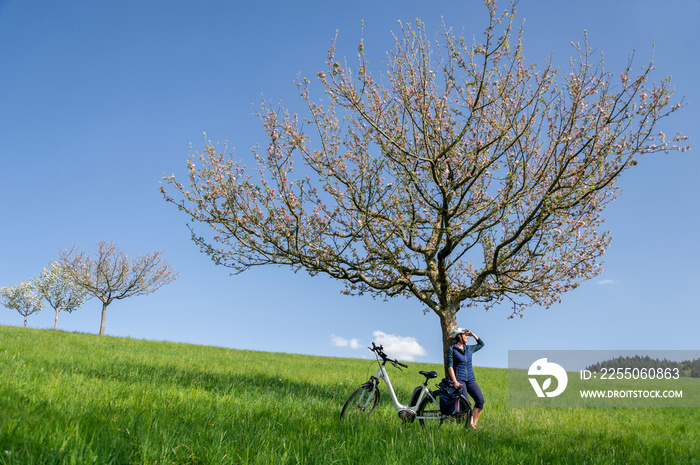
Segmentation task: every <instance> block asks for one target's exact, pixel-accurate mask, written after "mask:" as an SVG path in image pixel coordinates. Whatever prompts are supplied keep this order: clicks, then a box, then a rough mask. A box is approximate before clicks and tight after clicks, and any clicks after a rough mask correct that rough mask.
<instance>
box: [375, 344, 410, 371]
mask: <svg viewBox="0 0 700 465" xmlns="http://www.w3.org/2000/svg"><path fill="white" fill-rule="evenodd" d="M367 348H368V349H369V350H371V351H372V352H374V353H375V354H377V355H378V356H379V357H381V358H382V360H383V361H384V363H386V362H389V363H391V364H392V365H394V366H395V367H396V368H398V366H397V365H400V366H402V367H404V368H408V365H404V364H403V363H401V362H399V361H398V360H396V359H391V358H389V357H387V355H386V354H385V353H384V346H381V345H379V346H377V345H375V344H374V342H373V343H372V347H367Z"/></svg>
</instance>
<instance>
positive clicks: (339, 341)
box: [331, 334, 362, 349]
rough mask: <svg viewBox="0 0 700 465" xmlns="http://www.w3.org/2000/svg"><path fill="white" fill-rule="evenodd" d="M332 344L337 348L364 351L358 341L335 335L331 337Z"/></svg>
mask: <svg viewBox="0 0 700 465" xmlns="http://www.w3.org/2000/svg"><path fill="white" fill-rule="evenodd" d="M331 344H333V345H334V346H336V347H350V348H351V349H362V343H361V342H360V341H359V340H357V339H354V338H353V339H350V340H349V341H348V340H347V339H345V338H344V337H342V336H336V335H335V334H334V335H332V336H331Z"/></svg>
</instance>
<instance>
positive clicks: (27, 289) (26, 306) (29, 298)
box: [0, 282, 42, 328]
mask: <svg viewBox="0 0 700 465" xmlns="http://www.w3.org/2000/svg"><path fill="white" fill-rule="evenodd" d="M0 297H2V303H3V305H4V306H5V307H7V308H13V309H15V310H17V312H19V314H20V315H22V316H23V317H24V327H25V328H26V327H27V317H28V316H29V315H31V314H32V313H35V312H38V311H39V310H41V308H42V305H41V295H40V294H39V292H38V290H37V288H36V286H34V285H33V284H32V283H30V282H22V283H20V284H19V286H7V287H3V288H2V289H0Z"/></svg>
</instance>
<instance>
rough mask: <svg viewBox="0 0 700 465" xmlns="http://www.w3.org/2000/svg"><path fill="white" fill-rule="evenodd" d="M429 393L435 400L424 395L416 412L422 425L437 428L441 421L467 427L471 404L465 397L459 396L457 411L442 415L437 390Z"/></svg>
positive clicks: (469, 419)
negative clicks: (452, 413)
mask: <svg viewBox="0 0 700 465" xmlns="http://www.w3.org/2000/svg"><path fill="white" fill-rule="evenodd" d="M431 394H432V395H433V398H434V399H435V400H433V399H431V398H430V396H425V398H424V399H423V400H422V401H421V403H420V405H419V406H418V410H417V412H416V416H417V417H418V421H419V422H420V424H421V426H422V427H424V428H439V427H440V425H442V424H443V423H456V424H459V425H460V426H464V427H466V428H468V427H469V425H470V424H471V421H472V406H471V404H470V403H469V400H468V399H467V398H466V397H464V396H461V397H460V398H459V411H458V412H457V413H455V414H454V415H443V414H442V412H440V394H439V393H438V391H433V392H431Z"/></svg>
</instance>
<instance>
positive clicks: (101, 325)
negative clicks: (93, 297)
mask: <svg viewBox="0 0 700 465" xmlns="http://www.w3.org/2000/svg"><path fill="white" fill-rule="evenodd" d="M107 305H109V303H107V302H102V322H101V323H100V336H104V335H105V313H107Z"/></svg>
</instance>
